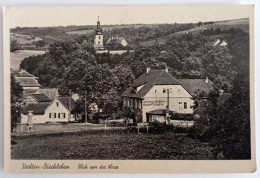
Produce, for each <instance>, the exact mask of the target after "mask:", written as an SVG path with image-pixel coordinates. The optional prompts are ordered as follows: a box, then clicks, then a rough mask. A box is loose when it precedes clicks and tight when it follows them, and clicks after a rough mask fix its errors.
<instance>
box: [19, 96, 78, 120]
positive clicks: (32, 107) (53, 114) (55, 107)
mask: <svg viewBox="0 0 260 178" xmlns="http://www.w3.org/2000/svg"><path fill="white" fill-rule="evenodd" d="M74 110H75V101H74V100H73V99H72V98H71V97H56V98H55V99H54V100H53V101H52V102H51V103H47V102H41V103H30V104H28V105H27V106H26V107H25V108H24V109H23V113H22V114H21V124H26V123H27V122H28V114H29V113H30V114H33V116H32V119H33V123H34V124H39V123H48V122H71V121H75V118H76V113H74Z"/></svg>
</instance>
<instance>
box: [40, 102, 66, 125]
mask: <svg viewBox="0 0 260 178" xmlns="http://www.w3.org/2000/svg"><path fill="white" fill-rule="evenodd" d="M57 103H58V106H57ZM50 113H53V114H54V113H56V118H50ZM59 113H65V118H58V114H59ZM44 117H45V122H69V120H70V112H69V110H68V109H67V108H66V107H65V106H63V104H62V103H61V102H60V101H59V100H57V99H55V100H54V101H53V103H52V104H51V105H50V106H49V107H48V108H47V109H46V110H45V114H44Z"/></svg>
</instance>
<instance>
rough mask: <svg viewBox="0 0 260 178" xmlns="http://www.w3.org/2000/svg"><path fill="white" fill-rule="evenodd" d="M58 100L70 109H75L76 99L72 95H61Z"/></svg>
mask: <svg viewBox="0 0 260 178" xmlns="http://www.w3.org/2000/svg"><path fill="white" fill-rule="evenodd" d="M58 100H59V101H60V102H61V103H62V104H63V105H64V106H65V107H66V108H67V109H69V111H73V110H74V109H75V105H76V104H75V101H74V99H73V98H72V97H70V96H66V97H59V98H58Z"/></svg>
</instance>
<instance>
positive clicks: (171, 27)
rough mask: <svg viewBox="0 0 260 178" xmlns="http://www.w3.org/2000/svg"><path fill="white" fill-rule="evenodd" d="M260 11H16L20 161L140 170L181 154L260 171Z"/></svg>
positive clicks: (12, 148) (12, 50) (11, 68)
mask: <svg viewBox="0 0 260 178" xmlns="http://www.w3.org/2000/svg"><path fill="white" fill-rule="evenodd" d="M253 11H254V8H253V6H250V5H247V6H246V5H244V6H243V5H232V6H228V5H223V6H213V5H211V6H210V5H208V6H203V5H201V6H200V5H197V6H78V7H76V6H74V7H73V6H71V7H70V6H68V7H58V6H57V7H55V6H52V7H8V8H6V9H5V13H6V14H8V20H7V21H8V29H7V30H6V31H7V32H8V33H7V34H8V36H5V37H6V39H5V40H6V41H8V43H6V44H8V46H7V47H6V49H8V51H7V52H6V53H5V55H6V56H8V57H7V58H5V64H4V66H5V75H4V76H5V82H8V84H7V85H9V87H7V86H6V85H5V87H6V88H7V90H5V94H8V95H5V97H6V98H5V99H6V100H5V102H6V103H7V104H6V105H7V106H8V110H7V109H6V110H5V111H6V112H7V113H6V114H5V116H6V115H7V116H8V115H9V118H4V119H5V126H8V135H9V137H8V138H10V140H8V142H7V143H6V142H5V144H8V145H9V146H7V148H8V149H9V151H8V156H7V157H8V159H10V161H18V162H19V161H24V160H26V161H28V160H30V161H43V160H51V161H52V164H49V163H48V162H47V163H43V162H41V163H39V164H36V163H37V162H36V163H35V162H33V163H28V162H23V163H21V166H20V168H19V169H21V170H22V169H23V170H25V171H28V170H30V169H31V170H32V169H33V171H35V170H39V171H40V170H41V169H47V170H48V169H50V170H51V169H69V168H67V167H66V166H68V165H66V163H63V162H62V160H66V161H68V162H69V161H70V160H78V161H80V162H79V164H78V163H75V165H74V166H75V169H77V170H80V171H87V170H91V169H92V171H95V170H97V169H99V170H100V169H104V170H114V171H116V170H118V169H120V164H121V161H124V160H125V161H128V160H129V161H130V160H133V161H136V167H135V168H134V169H135V170H136V169H138V165H140V166H141V167H142V166H146V167H148V166H149V165H143V163H142V162H140V163H139V162H138V161H142V160H146V161H149V160H150V161H162V160H163V161H166V162H165V163H166V164H165V165H166V168H165V172H167V171H166V170H168V169H171V165H170V164H171V162H170V161H175V162H174V164H178V161H183V160H186V161H189V160H194V161H202V162H203V161H209V160H211V161H220V160H222V161H223V162H225V161H228V160H229V161H248V166H250V168H251V169H249V168H248V169H246V168H245V170H247V172H252V171H255V164H256V163H255V148H254V147H255V140H254V138H255V136H254V125H253V124H254V122H255V121H254V108H253V107H254V102H253V101H254V98H253V95H254V92H253V87H254V85H253V83H252V82H254V76H253V72H254V71H253V70H252V69H253V68H252V65H253V63H254V55H252V50H253V48H254V46H253V45H254V44H253V43H252V42H253V41H252V40H253V36H252V35H253V30H254V29H252V27H253V24H252V23H254V21H253V18H254V17H253ZM10 14H11V15H10ZM7 77H8V79H6V78H7ZM7 100H8V101H7ZM9 102H10V103H9ZM8 103H9V104H8ZM6 108H7V107H6ZM5 129H7V128H5ZM5 131H6V130H5ZM5 134H6V132H5ZM6 150H7V149H6ZM5 154H6V153H5ZM57 160H59V161H61V162H55V161H57ZM83 160H98V161H99V162H101V163H102V160H106V161H108V162H109V160H110V161H116V160H120V164H116V163H115V162H111V164H103V165H102V164H93V165H91V163H88V164H85V163H82V162H81V161H83ZM167 161H168V162H167ZM122 163H124V162H122ZM147 163H149V162H147ZM157 164H159V162H158V163H157ZM102 166H103V167H102ZM161 166H162V165H161ZM219 166H220V165H219ZM150 169H151V170H150V172H153V170H152V169H153V165H151V167H150ZM183 169H184V168H183ZM225 169H227V168H225ZM147 170H148V168H147ZM213 170H214V169H213ZM130 171H131V170H130ZM154 171H155V170H154ZM241 171H243V169H241ZM74 172H75V170H74ZM148 172H149V171H148ZM168 172H169V171H168Z"/></svg>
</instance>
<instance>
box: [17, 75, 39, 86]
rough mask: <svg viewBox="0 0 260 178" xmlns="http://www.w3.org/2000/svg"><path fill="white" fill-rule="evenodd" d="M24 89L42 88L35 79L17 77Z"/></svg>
mask: <svg viewBox="0 0 260 178" xmlns="http://www.w3.org/2000/svg"><path fill="white" fill-rule="evenodd" d="M15 80H16V82H18V83H19V84H20V85H21V86H22V87H39V86H41V85H40V84H39V83H38V81H37V80H36V79H35V78H34V77H15Z"/></svg>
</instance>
